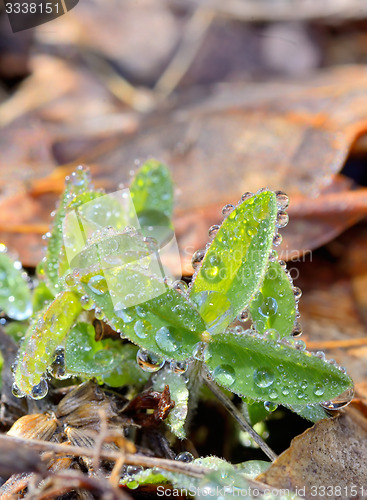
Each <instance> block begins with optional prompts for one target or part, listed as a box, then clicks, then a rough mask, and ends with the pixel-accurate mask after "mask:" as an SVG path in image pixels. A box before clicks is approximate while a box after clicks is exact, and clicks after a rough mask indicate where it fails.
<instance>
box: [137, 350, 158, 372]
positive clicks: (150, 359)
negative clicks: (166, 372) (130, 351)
mask: <svg viewBox="0 0 367 500" xmlns="http://www.w3.org/2000/svg"><path fill="white" fill-rule="evenodd" d="M136 361H137V363H138V365H139V367H140V368H141V369H142V370H144V371H145V372H149V373H154V372H157V371H158V370H160V369H161V368H162V366H163V365H164V359H162V358H160V357H159V356H157V355H156V354H154V353H153V352H149V351H145V350H144V349H139V351H138V352H137V355H136Z"/></svg>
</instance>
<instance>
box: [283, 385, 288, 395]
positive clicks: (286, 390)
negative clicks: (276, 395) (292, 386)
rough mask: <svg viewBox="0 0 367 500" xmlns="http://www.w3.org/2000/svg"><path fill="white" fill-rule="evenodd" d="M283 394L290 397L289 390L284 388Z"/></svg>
mask: <svg viewBox="0 0 367 500" xmlns="http://www.w3.org/2000/svg"><path fill="white" fill-rule="evenodd" d="M282 394H283V396H288V395H289V388H288V387H286V386H284V387H283V388H282Z"/></svg>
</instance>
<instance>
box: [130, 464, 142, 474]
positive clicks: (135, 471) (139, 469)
mask: <svg viewBox="0 0 367 500" xmlns="http://www.w3.org/2000/svg"><path fill="white" fill-rule="evenodd" d="M143 470H144V468H143V467H142V466H141V465H128V466H127V467H126V475H127V476H135V475H136V474H139V473H140V472H143Z"/></svg>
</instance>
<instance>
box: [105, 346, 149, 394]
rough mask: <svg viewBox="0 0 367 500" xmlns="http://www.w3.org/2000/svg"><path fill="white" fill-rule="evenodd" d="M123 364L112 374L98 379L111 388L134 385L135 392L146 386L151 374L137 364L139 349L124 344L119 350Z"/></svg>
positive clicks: (119, 364)
mask: <svg viewBox="0 0 367 500" xmlns="http://www.w3.org/2000/svg"><path fill="white" fill-rule="evenodd" d="M119 352H120V358H121V362H120V363H118V365H117V366H116V367H115V368H114V370H113V371H112V372H111V373H108V374H105V375H102V376H101V377H98V379H97V380H99V379H100V380H101V381H102V382H103V383H104V384H107V385H109V386H110V387H123V386H125V385H132V386H133V387H134V390H135V391H138V390H139V388H140V387H141V386H142V385H143V384H145V383H146V382H147V381H148V379H149V377H150V375H151V374H150V373H148V372H144V371H143V370H141V369H140V368H139V366H138V365H137V362H136V355H137V352H138V348H137V347H136V346H135V345H132V344H127V343H126V344H123V345H121V346H120V348H119Z"/></svg>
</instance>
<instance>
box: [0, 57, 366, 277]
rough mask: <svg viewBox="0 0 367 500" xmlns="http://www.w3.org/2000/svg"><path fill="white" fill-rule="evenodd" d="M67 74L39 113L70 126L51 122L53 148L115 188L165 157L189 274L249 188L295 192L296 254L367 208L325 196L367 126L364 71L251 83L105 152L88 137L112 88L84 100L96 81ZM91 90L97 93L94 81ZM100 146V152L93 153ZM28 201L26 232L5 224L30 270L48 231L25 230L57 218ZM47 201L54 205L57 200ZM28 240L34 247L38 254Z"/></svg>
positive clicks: (290, 236) (348, 198) (346, 197)
mask: <svg viewBox="0 0 367 500" xmlns="http://www.w3.org/2000/svg"><path fill="white" fill-rule="evenodd" d="M66 67H67V65H66ZM65 71H66V73H65V74H69V73H70V72H71V75H70V78H71V80H72V83H70V89H69V90H68V91H67V92H66V91H65V92H64V94H63V96H64V97H61V96H60V97H58V98H57V99H56V100H55V99H53V100H52V99H51V101H50V102H49V104H48V106H46V107H45V108H43V110H42V113H41V112H38V116H40V117H41V119H42V120H43V122H44V123H48V125H49V124H50V121H51V120H53V123H54V125H55V123H58V124H59V125H60V126H62V127H63V129H64V132H62V131H61V129H60V127H59V125H58V127H59V128H56V129H52V127H49V126H48V131H50V133H53V152H56V154H57V155H58V156H59V157H60V158H62V159H64V160H65V159H67V160H68V161H72V162H77V161H78V160H79V159H80V154H81V151H83V161H84V162H88V163H91V164H94V165H96V171H97V176H96V182H97V183H98V184H99V185H104V186H107V187H108V189H110V190H113V189H116V187H117V186H118V184H119V183H121V182H125V183H128V182H129V180H130V175H129V172H130V170H131V167H133V166H134V162H135V160H136V159H137V158H140V159H145V158H147V157H151V156H155V157H157V158H159V159H160V160H163V161H165V162H166V163H167V164H168V165H169V166H170V167H171V169H172V173H173V177H174V181H175V185H176V187H177V193H178V196H177V205H176V206H177V208H176V214H175V222H176V223H177V233H178V240H179V244H180V247H181V249H182V250H181V251H182V254H183V268H184V274H190V273H191V267H190V265H189V261H190V259H191V255H192V253H193V251H194V250H196V249H197V248H200V247H201V246H203V245H205V243H206V241H207V228H208V227H209V226H210V225H212V224H213V223H216V222H217V221H218V219H219V218H220V216H219V214H220V208H221V206H222V205H223V204H225V203H228V202H232V203H233V202H236V200H238V199H239V197H240V195H241V194H242V193H243V192H244V191H247V190H254V191H256V190H257V189H258V188H260V187H262V186H268V187H270V188H273V189H282V190H285V191H286V192H288V194H289V195H290V196H291V200H293V203H291V208H290V214H291V215H292V211H293V214H294V221H293V223H292V224H291V225H290V226H289V229H288V230H287V231H288V232H286V233H285V236H286V238H285V239H286V240H288V241H285V245H287V246H288V249H287V251H288V257H290V256H291V255H292V252H293V251H295V252H299V251H304V250H308V249H312V248H315V247H316V246H319V245H321V244H323V243H325V241H328V240H330V239H331V238H334V237H335V235H337V234H339V233H340V232H341V231H342V230H343V229H345V228H346V227H348V226H350V225H351V224H354V223H355V222H356V221H357V220H359V218H360V217H361V216H363V215H364V214H365V212H366V197H365V194H364V192H363V191H360V192H350V191H348V190H344V192H343V191H339V192H335V193H328V194H326V193H325V191H324V190H325V189H327V187H328V186H330V184H331V183H332V181H333V179H334V177H335V174H336V172H337V171H338V170H340V169H341V168H342V166H343V163H344V160H345V158H346V156H347V154H348V149H349V147H350V146H351V144H352V142H353V140H354V139H355V138H356V136H357V135H358V134H362V133H363V132H364V131H365V130H366V129H367V71H366V69H365V68H364V67H358V66H355V67H347V68H343V69H338V70H330V71H326V72H323V73H321V74H320V75H319V76H315V77H314V78H312V79H310V80H309V81H306V82H304V83H302V84H301V83H297V84H296V83H293V84H290V83H281V82H278V83H266V84H256V85H255V84H251V85H250V84H247V85H246V87H245V89H240V90H239V89H238V87H227V90H226V91H223V92H222V91H221V92H219V93H215V94H214V95H213V96H212V97H210V98H209V99H207V100H206V101H203V102H202V104H200V105H198V106H196V107H192V108H191V109H190V110H187V109H186V111H185V110H182V111H175V112H171V113H168V114H167V113H166V114H163V115H152V116H151V117H149V118H147V119H146V120H145V122H144V123H145V124H144V126H142V127H141V128H140V129H138V130H137V131H136V132H135V134H134V133H133V130H134V128H135V129H136V127H137V126H138V122H136V121H135V122H134V123H135V125H134V124H133V123H132V122H131V123H130V126H129V127H130V128H129V127H127V124H125V126H122V129H123V130H125V132H126V131H127V130H128V129H129V132H130V134H128V135H125V136H123V137H121V136H120V138H119V137H118V135H114V136H111V137H110V138H109V139H108V140H107V141H106V143H105V146H104V145H103V142H102V143H99V142H98V141H100V140H101V130H98V131H96V135H93V131H91V130H90V129H88V133H87V134H86V135H85V134H84V127H83V123H84V124H85V123H87V122H88V123H89V122H90V120H91V118H93V117H95V116H96V114H99V113H102V115H103V116H104V117H106V116H107V117H108V116H111V109H113V106H112V108H110V107H109V106H110V104H109V103H110V102H111V101H106V102H104V104H103V106H102V108H101V107H100V102H101V99H102V98H103V96H106V94H105V93H104V92H103V89H102V88H101V87H98V84H96V85H95V89H94V90H88V92H87V93H86V94H85V95H83V92H82V90H83V89H84V88H87V87H86V86H85V85H86V84H85V79H86V78H87V80H88V77H87V76H86V75H85V74H84V73H81V74H80V73H78V74H76V73H72V71H71V68H68V67H67V69H65ZM68 72H69V73H68ZM42 74H46V75H49V78H50V80H49V81H50V84H51V83H52V82H53V78H54V77H53V73H52V72H43V73H42ZM89 77H90V78H92V76H91V75H89ZM43 85H44V86H45V85H46V80H45V82H44V83H43ZM90 85H91V87H90V89H92V88H93V85H94V84H93V83H91V84H90ZM88 88H89V87H88ZM98 89H99V90H98ZM91 96H92V97H91ZM65 99H66V101H65ZM76 101H77V102H78V110H79V109H80V110H81V113H78V117H77V121H76V122H75V123H77V124H78V127H79V130H80V132H79V134H77V133H76V130H75V124H74V125H73V127H72V128H71V129H70V130H71V132H68V127H70V125H71V122H70V120H69V119H67V117H66V116H65V110H67V109H68V106H69V105H70V106H72V108H73V109H75V102H76ZM83 102H85V103H86V106H84V105H82V104H83ZM87 104H88V105H87ZM57 109H59V110H61V111H57ZM60 112H61V114H59V113H60ZM66 115H67V116H69V115H70V116H71V114H70V113H66ZM79 115H80V116H79ZM65 120H66V121H65ZM133 121H134V120H133ZM126 127H127V128H126ZM61 132H62V133H61ZM70 134H71V135H70ZM102 135H103V134H102ZM58 138H59V139H61V138H62V143H63V144H64V146H65V145H66V149H65V147H61V145H62V143H60V141H59V139H58ZM93 140H95V142H96V146H95V147H94V148H93V147H92V148H90V145H91V141H93ZM10 142H11V140H10ZM51 180H52V182H51ZM53 180H54V179H53V178H52V179H51V178H50V183H49V185H50V186H52V188H51V191H52V192H54V191H55V184H54V183H53ZM59 186H60V185H59ZM60 187H61V186H60ZM320 191H322V193H325V194H323V196H324V197H320V199H319V200H317V198H316V199H315V201H308V200H307V199H306V198H304V197H301V195H302V193H303V194H304V195H306V196H307V197H309V196H310V195H314V194H316V193H317V192H320ZM43 192H44V191H43ZM25 199H26V200H27V203H31V206H32V208H31V209H27V210H24V208H23V207H22V205H19V208H20V210H19V209H18V210H16V209H14V211H13V212H12V217H14V216H15V215H20V220H17V224H19V226H18V227H15V226H14V225H13V224H14V222H13V224H9V223H8V228H6V226H4V224H3V226H2V228H3V232H2V234H1V237H2V239H3V240H4V241H5V243H7V244H8V245H9V246H10V245H14V244H16V245H19V249H20V251H21V258H22V259H23V260H24V261H25V264H27V265H35V264H36V261H37V260H38V259H39V256H40V253H41V252H40V251H39V250H40V248H41V246H42V241H41V234H39V235H38V236H37V237H34V236H33V237H28V236H26V237H24V235H22V233H23V232H24V229H23V228H24V224H32V223H33V224H38V223H39V222H41V223H44V221H45V220H46V221H47V220H48V217H47V213H46V214H45V215H44V216H42V217H41V219H39V211H42V210H46V212H48V211H49V209H48V208H49V205H48V206H47V208H46V207H45V206H42V203H41V202H42V200H40V199H39V198H38V199H37V200H34V199H31V200H29V198H28V197H27V196H26V197H25ZM54 199H55V198H53V200H54ZM45 200H48V202H50V198H47V197H45ZM341 202H342V203H341ZM34 205H35V206H34ZM297 206H298V209H297ZM38 209H39V210H38ZM34 210H35V211H36V212H37V210H38V212H37V217H38V218H37V217H34V216H31V214H32V213H33V211H34ZM341 213H342V214H343V216H340V214H341ZM37 227H38V226H37ZM38 228H39V227H38ZM42 228H45V225H43V227H42ZM46 229H47V227H46ZM28 238H30V239H31V240H32V241H31V243H32V245H34V251H31V252H30V251H29V250H28V249H29V247H30V245H29V244H28V241H29V239H28ZM37 242H39V243H37Z"/></svg>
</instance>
